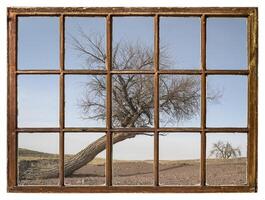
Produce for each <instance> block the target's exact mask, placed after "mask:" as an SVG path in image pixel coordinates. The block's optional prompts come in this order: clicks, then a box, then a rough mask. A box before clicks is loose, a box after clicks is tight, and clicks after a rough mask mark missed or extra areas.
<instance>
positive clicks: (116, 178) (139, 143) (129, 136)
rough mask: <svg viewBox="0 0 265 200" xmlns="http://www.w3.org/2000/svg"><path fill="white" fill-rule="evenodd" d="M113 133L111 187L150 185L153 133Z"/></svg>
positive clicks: (151, 179) (151, 177)
mask: <svg viewBox="0 0 265 200" xmlns="http://www.w3.org/2000/svg"><path fill="white" fill-rule="evenodd" d="M145 134H146V135H142V134H139V133H113V138H112V142H113V185H152V184H153V183H154V178H153V151H154V148H153V143H154V139H153V133H145Z"/></svg>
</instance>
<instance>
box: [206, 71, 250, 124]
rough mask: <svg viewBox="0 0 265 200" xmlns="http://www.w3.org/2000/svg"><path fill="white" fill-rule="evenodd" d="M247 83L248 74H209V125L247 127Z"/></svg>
mask: <svg viewBox="0 0 265 200" xmlns="http://www.w3.org/2000/svg"><path fill="white" fill-rule="evenodd" d="M247 84H248V82H247V76H232V75H224V76H219V75H217V76H216V75H214V76H207V98H208V101H207V118H206V121H207V126H208V127H247ZM213 98H214V99H213Z"/></svg>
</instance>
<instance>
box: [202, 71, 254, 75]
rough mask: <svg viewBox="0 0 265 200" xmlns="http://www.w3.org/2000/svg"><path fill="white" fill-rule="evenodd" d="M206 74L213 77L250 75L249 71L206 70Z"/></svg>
mask: <svg viewBox="0 0 265 200" xmlns="http://www.w3.org/2000/svg"><path fill="white" fill-rule="evenodd" d="M205 73H206V74H211V75H226V74H228V75H248V74H249V70H206V71H205Z"/></svg>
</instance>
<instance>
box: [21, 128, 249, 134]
mask: <svg viewBox="0 0 265 200" xmlns="http://www.w3.org/2000/svg"><path fill="white" fill-rule="evenodd" d="M204 130H205V132H207V133H220V132H224V133H229V132H231V133H246V132H248V128H238V127H207V128H205V129H204ZM60 131H61V129H60V128H50V127H48V128H17V129H16V132H28V133H33V132H60ZM62 131H64V132H107V131H108V129H107V128H99V127H91V128H90V127H89V128H79V127H77V128H75V127H66V128H63V129H62ZM109 131H111V132H154V131H156V129H155V128H112V129H110V130H109ZM157 131H158V132H201V131H202V129H201V128H189V127H179V128H178V127H175V128H158V129H157Z"/></svg>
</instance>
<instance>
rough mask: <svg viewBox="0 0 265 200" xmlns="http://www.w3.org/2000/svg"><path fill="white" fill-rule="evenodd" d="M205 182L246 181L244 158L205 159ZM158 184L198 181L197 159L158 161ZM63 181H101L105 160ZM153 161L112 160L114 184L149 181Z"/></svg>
mask: <svg viewBox="0 0 265 200" xmlns="http://www.w3.org/2000/svg"><path fill="white" fill-rule="evenodd" d="M206 167H207V184H208V185H244V184H245V183H246V158H238V159H229V160H214V159H211V160H207V166H206ZM159 172H160V173H159V174H160V175H159V179H160V185H185V186H186V185H199V183H200V162H199V160H191V161H161V162H160V165H159ZM58 182H59V180H58V178H56V179H42V180H18V183H19V184H20V185H57V184H58ZM65 184H66V185H104V184H105V164H104V162H94V163H90V164H88V165H86V166H84V167H82V168H80V169H79V170H77V171H76V172H75V173H74V174H73V175H72V176H71V177H66V178H65ZM152 184H153V163H152V161H114V162H113V185H152Z"/></svg>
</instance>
